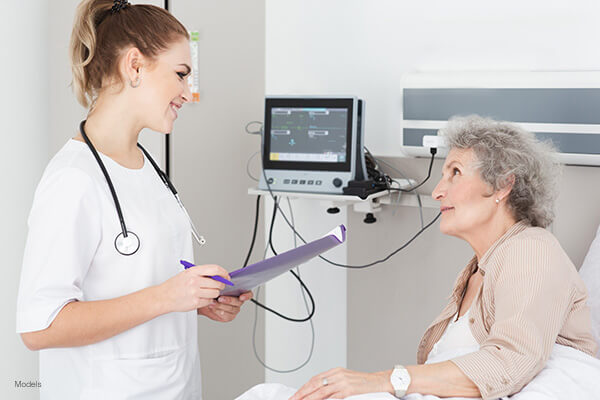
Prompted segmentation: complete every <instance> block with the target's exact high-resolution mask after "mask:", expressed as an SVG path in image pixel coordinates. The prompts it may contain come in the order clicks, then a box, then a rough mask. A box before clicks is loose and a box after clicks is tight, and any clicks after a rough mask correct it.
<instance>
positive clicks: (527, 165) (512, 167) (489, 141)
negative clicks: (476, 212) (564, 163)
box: [440, 115, 561, 228]
mask: <svg viewBox="0 0 600 400" xmlns="http://www.w3.org/2000/svg"><path fill="white" fill-rule="evenodd" d="M440 134H441V135H443V136H445V137H446V140H447V143H448V146H449V148H450V149H453V148H456V149H473V150H474V152H475V156H476V158H477V161H476V166H477V168H478V169H479V172H480V173H481V177H482V179H483V181H484V182H486V183H488V184H489V185H490V186H491V187H492V188H493V189H494V191H496V190H499V189H502V188H503V187H505V185H507V184H510V182H511V181H512V179H513V177H514V184H513V188H512V190H511V192H510V195H509V197H508V200H507V204H508V206H509V208H510V210H511V211H512V212H513V215H514V217H515V218H516V220H517V221H520V220H523V221H525V222H527V223H529V224H531V225H532V226H540V227H543V228H545V227H547V226H548V225H550V224H551V223H552V221H553V220H554V202H555V200H556V197H557V195H558V190H557V189H558V180H559V179H560V175H561V166H560V164H559V163H558V162H557V161H556V158H555V151H556V149H555V148H554V146H553V145H552V144H551V143H550V142H541V141H539V140H537V139H536V138H535V135H534V134H533V133H531V132H528V131H526V130H524V129H521V128H519V127H517V126H515V125H513V124H510V123H507V122H499V121H494V120H493V119H489V118H482V117H480V116H477V115H471V116H468V117H457V118H452V119H450V121H448V125H447V126H446V127H445V128H444V129H442V130H440Z"/></svg>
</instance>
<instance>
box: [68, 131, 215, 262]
mask: <svg viewBox="0 0 600 400" xmlns="http://www.w3.org/2000/svg"><path fill="white" fill-rule="evenodd" d="M85 122H86V120H83V121H81V124H79V130H80V131H81V136H83V140H85V143H86V144H87V145H88V147H89V148H90V150H91V151H92V154H93V155H94V157H95V158H96V161H97V162H98V165H99V166H100V169H101V170H102V173H103V174H104V177H105V178H106V183H108V187H109V188H110V193H111V194H112V198H113V200H114V202H115V208H116V209H117V215H118V216H119V223H120V224H121V233H119V234H118V235H117V237H116V238H115V249H117V251H118V252H119V253H121V254H122V255H124V256H130V255H132V254H135V252H136V251H138V249H139V248H140V238H139V237H138V235H136V234H135V233H133V232H132V231H129V230H127V226H126V225H125V219H124V218H123V212H122V211H121V205H120V204H119V198H118V197H117V192H116V191H115V187H114V186H113V184H112V181H111V180H110V176H109V175H108V171H106V167H105V166H104V163H103V162H102V160H101V159H100V156H99V155H98V152H97V151H96V149H95V148H94V146H93V145H92V142H90V139H89V138H88V136H87V134H86V133H85V129H84V128H83V126H84V125H85ZM137 146H138V147H139V148H140V149H141V150H142V152H143V153H144V155H145V156H146V158H147V159H148V161H150V164H152V167H154V170H155V171H156V173H157V174H158V176H159V177H160V179H161V180H162V181H163V183H164V184H165V186H166V187H167V188H168V189H169V190H170V191H171V193H173V196H175V199H176V200H177V203H178V204H179V207H181V209H182V210H183V212H184V214H185V216H186V217H187V219H188V220H189V221H190V226H191V227H192V235H193V236H194V239H196V242H198V244H199V245H200V246H203V245H204V244H205V243H206V240H205V239H204V236H202V235H199V234H198V231H197V230H196V227H195V226H194V222H193V221H192V219H191V218H190V215H189V214H188V212H187V210H186V209H185V207H184V206H183V203H182V202H181V200H180V199H179V195H178V194H177V190H176V189H175V186H173V184H172V183H171V181H170V180H169V177H168V176H167V174H165V173H164V172H162V171H161V170H160V168H159V167H158V165H157V164H156V162H155V161H154V159H153V158H152V157H150V154H148V152H147V151H146V149H144V148H143V147H142V145H141V144H139V143H138V144H137Z"/></svg>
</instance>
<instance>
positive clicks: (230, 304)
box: [198, 292, 252, 322]
mask: <svg viewBox="0 0 600 400" xmlns="http://www.w3.org/2000/svg"><path fill="white" fill-rule="evenodd" d="M251 298H252V292H246V293H242V294H241V295H240V297H231V296H220V297H219V298H218V299H217V300H216V301H215V302H214V303H212V304H209V305H208V306H206V307H202V308H199V309H198V315H204V316H206V317H208V318H210V319H212V320H213V321H219V322H230V321H233V320H234V319H235V317H236V316H237V315H238V313H239V312H240V308H241V307H242V305H243V304H244V303H245V302H246V301H248V300H250V299H251Z"/></svg>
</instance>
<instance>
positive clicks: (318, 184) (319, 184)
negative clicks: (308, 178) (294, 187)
mask: <svg viewBox="0 0 600 400" xmlns="http://www.w3.org/2000/svg"><path fill="white" fill-rule="evenodd" d="M322 183H323V182H322V181H315V185H317V186H321V184H322Z"/></svg>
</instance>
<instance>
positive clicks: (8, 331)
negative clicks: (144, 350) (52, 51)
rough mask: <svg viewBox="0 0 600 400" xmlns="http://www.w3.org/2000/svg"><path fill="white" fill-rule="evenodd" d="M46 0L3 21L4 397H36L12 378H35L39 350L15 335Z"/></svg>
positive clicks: (40, 97) (14, 9) (37, 141)
mask: <svg viewBox="0 0 600 400" xmlns="http://www.w3.org/2000/svg"><path fill="white" fill-rule="evenodd" d="M47 11H48V2H47V1H44V0H31V1H19V2H17V1H13V2H5V3H3V4H2V15H3V18H2V23H0V43H1V46H0V50H1V51H2V62H1V63H0V77H1V79H2V81H1V82H2V84H1V85H0V87H2V94H1V95H0V99H1V100H0V113H1V114H0V115H1V117H0V118H1V121H2V130H3V132H2V146H0V170H2V171H3V172H4V178H3V183H2V191H1V193H2V196H0V221H2V229H1V230H0V243H1V245H0V254H1V256H2V279H0V300H1V301H0V315H1V316H2V330H1V331H0V346H1V347H0V354H2V361H1V364H0V365H1V368H0V376H1V377H2V382H3V384H2V385H0V398H2V399H36V398H38V392H37V389H29V388H15V385H14V381H15V380H22V381H30V380H31V381H37V380H38V369H37V354H35V353H32V352H30V351H29V350H27V349H26V348H25V346H24V345H23V344H22V342H21V338H20V337H19V335H17V334H16V333H15V314H16V300H17V288H18V285H19V278H20V272H21V261H22V257H23V248H24V244H25V236H26V234H27V225H26V220H27V215H28V214H29V208H30V206H31V201H32V199H33V191H34V189H35V187H36V185H37V182H38V180H39V178H40V176H41V174H42V170H43V168H44V166H45V164H46V162H47V154H48V119H49V116H48V106H47V101H48V76H49V75H48V70H47V69H46V66H47V61H48V57H49V53H48V50H47V48H46V42H45V40H44V38H45V37H46V34H47V27H48V18H47V15H48V14H47Z"/></svg>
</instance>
